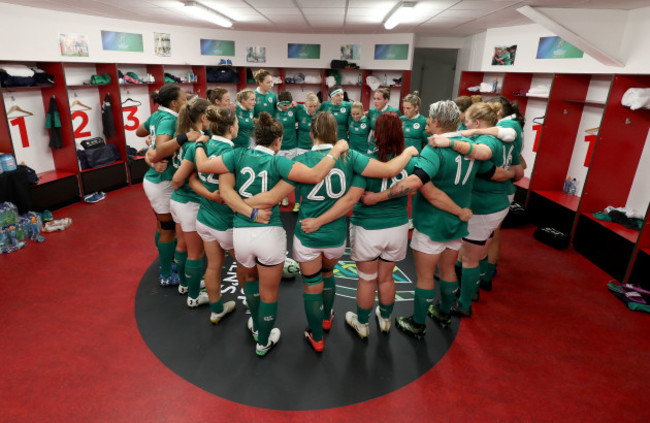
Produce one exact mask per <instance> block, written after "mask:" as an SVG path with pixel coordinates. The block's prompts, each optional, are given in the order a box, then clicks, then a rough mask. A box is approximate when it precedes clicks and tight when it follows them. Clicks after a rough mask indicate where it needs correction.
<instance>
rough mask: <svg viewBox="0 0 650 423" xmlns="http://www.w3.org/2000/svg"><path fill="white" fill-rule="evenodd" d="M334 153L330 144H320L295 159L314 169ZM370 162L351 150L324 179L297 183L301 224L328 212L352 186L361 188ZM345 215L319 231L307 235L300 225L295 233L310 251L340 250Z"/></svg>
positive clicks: (344, 229) (343, 235)
mask: <svg viewBox="0 0 650 423" xmlns="http://www.w3.org/2000/svg"><path fill="white" fill-rule="evenodd" d="M331 150H332V145H331V144H319V145H315V146H313V147H312V149H311V151H308V152H307V153H305V154H301V155H300V156H298V157H296V159H295V160H296V161H297V162H301V163H304V164H305V165H307V166H309V167H314V166H315V165H316V164H318V162H320V161H321V160H322V159H323V157H325V156H326V155H327V153H329V152H330V151H331ZM369 161H370V159H369V158H368V157H366V156H364V155H363V154H359V153H357V152H356V151H353V150H350V151H348V153H347V154H346V157H345V158H339V159H338V160H337V161H336V164H335V165H334V168H333V169H332V170H330V172H329V173H328V174H327V176H326V177H325V179H323V180H322V181H320V182H319V183H317V184H298V186H297V188H296V197H299V196H302V202H301V203H300V213H299V215H298V221H300V220H302V219H306V218H308V217H318V216H320V215H322V214H323V213H325V212H326V211H327V210H329V209H330V208H331V207H332V206H333V205H334V203H336V201H337V200H338V199H339V198H341V197H343V196H344V195H345V194H346V193H347V192H348V191H349V190H350V187H351V186H362V185H363V177H361V176H360V175H361V173H362V172H363V171H364V169H365V168H366V166H367V165H368V162H369ZM347 232H348V231H347V224H346V220H345V216H342V217H340V218H338V219H336V220H334V221H332V222H330V223H328V224H326V225H323V226H321V227H320V228H319V229H318V230H317V231H316V232H312V233H310V234H306V233H304V232H303V231H302V227H301V226H300V225H296V229H295V232H294V234H295V235H296V236H297V237H298V239H299V240H300V242H301V243H302V245H304V246H306V247H310V248H331V247H338V246H340V245H342V244H343V243H344V242H345V237H346V236H347Z"/></svg>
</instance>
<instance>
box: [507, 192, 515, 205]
mask: <svg viewBox="0 0 650 423" xmlns="http://www.w3.org/2000/svg"><path fill="white" fill-rule="evenodd" d="M508 201H510V204H512V202H513V201H515V195H514V194H510V195H509V196H508Z"/></svg>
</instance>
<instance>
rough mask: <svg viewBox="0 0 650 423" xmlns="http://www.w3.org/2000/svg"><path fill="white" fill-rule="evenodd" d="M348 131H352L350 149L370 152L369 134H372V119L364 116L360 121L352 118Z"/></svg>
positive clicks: (349, 121)
mask: <svg viewBox="0 0 650 423" xmlns="http://www.w3.org/2000/svg"><path fill="white" fill-rule="evenodd" d="M348 131H349V133H350V141H349V143H350V150H354V151H358V152H359V153H363V154H367V153H368V135H369V134H370V121H369V120H368V118H367V117H366V116H362V117H361V119H359V121H358V122H357V121H355V120H354V119H352V118H350V119H349V120H348Z"/></svg>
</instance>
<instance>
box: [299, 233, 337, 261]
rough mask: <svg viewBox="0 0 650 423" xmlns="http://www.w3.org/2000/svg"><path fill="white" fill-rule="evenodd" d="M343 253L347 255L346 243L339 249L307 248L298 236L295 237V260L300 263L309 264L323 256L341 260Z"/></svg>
mask: <svg viewBox="0 0 650 423" xmlns="http://www.w3.org/2000/svg"><path fill="white" fill-rule="evenodd" d="M343 253H345V241H343V245H341V246H339V247H331V248H311V247H305V246H304V245H302V242H300V240H299V239H298V237H297V236H295V235H294V236H293V259H294V260H295V261H297V262H298V263H307V262H308V261H312V260H314V259H316V258H318V257H320V255H321V254H323V255H324V256H325V258H327V259H334V258H339V257H341V256H342V255H343Z"/></svg>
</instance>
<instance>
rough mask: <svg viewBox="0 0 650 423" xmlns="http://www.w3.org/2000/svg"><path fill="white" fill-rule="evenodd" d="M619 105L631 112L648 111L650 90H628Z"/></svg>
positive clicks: (649, 107)
mask: <svg viewBox="0 0 650 423" xmlns="http://www.w3.org/2000/svg"><path fill="white" fill-rule="evenodd" d="M621 104H622V105H623V106H627V107H629V108H630V109H632V110H637V109H640V108H644V109H650V88H630V89H628V90H627V91H625V94H623V98H622V99H621Z"/></svg>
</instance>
